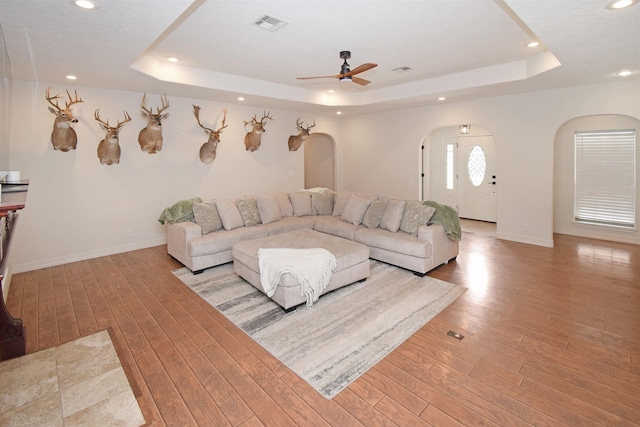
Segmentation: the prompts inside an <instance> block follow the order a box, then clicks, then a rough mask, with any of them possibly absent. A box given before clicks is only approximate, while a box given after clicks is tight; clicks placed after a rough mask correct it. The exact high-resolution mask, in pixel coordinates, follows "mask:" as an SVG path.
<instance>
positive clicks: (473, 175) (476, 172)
mask: <svg viewBox="0 0 640 427" xmlns="http://www.w3.org/2000/svg"><path fill="white" fill-rule="evenodd" d="M467 169H468V171H469V179H470V180H471V183H472V184H473V186H474V187H477V186H479V185H480V184H482V181H484V175H485V173H486V172H487V159H486V158H485V156H484V151H483V150H482V148H481V147H480V146H479V145H476V146H475V147H473V149H472V150H471V152H470V153H469V161H468V163H467Z"/></svg>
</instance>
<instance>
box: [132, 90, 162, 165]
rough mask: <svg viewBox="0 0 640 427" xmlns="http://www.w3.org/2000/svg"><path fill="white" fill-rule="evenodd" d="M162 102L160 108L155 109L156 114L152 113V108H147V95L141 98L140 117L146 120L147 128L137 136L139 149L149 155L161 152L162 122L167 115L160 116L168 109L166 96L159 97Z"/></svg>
mask: <svg viewBox="0 0 640 427" xmlns="http://www.w3.org/2000/svg"><path fill="white" fill-rule="evenodd" d="M160 99H161V101H162V108H160V107H156V111H157V113H155V114H154V113H153V108H151V109H149V108H147V94H146V93H145V94H144V95H143V96H142V104H141V105H140V107H141V108H142V115H143V116H144V117H145V118H146V119H147V127H145V128H144V129H142V130H141V131H140V134H138V143H139V144H140V149H142V151H146V152H147V153H149V154H154V153H157V152H158V151H160V150H162V127H161V126H162V120H164V119H166V118H167V117H169V113H166V114H162V112H163V111H164V110H166V109H167V108H169V101H167V95H162V96H161V97H160Z"/></svg>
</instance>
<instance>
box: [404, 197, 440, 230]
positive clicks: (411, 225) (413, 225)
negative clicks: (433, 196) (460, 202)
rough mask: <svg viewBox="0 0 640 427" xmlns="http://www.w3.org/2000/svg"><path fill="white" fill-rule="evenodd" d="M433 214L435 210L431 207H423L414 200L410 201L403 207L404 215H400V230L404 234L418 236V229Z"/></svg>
mask: <svg viewBox="0 0 640 427" xmlns="http://www.w3.org/2000/svg"><path fill="white" fill-rule="evenodd" d="M434 212H435V209H434V208H432V207H431V206H426V205H423V204H422V203H420V202H418V201H416V200H410V201H408V202H407V203H406V205H405V207H404V214H403V215H402V221H401V222H400V230H402V231H404V232H405V233H408V234H412V235H414V236H417V235H418V227H420V226H421V225H425V224H426V223H427V221H429V219H431V216H432V215H433V213H434Z"/></svg>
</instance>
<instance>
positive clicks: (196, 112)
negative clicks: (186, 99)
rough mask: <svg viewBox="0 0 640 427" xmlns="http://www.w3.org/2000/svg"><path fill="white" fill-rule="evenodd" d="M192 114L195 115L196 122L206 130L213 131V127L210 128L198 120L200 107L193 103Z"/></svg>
mask: <svg viewBox="0 0 640 427" xmlns="http://www.w3.org/2000/svg"><path fill="white" fill-rule="evenodd" d="M193 115H194V116H196V120H197V121H198V124H199V125H200V127H201V128H202V129H204V130H206V131H209V132H213V129H210V128H208V127H205V126H204V125H203V124H202V123H201V122H200V107H199V106H198V105H194V106H193Z"/></svg>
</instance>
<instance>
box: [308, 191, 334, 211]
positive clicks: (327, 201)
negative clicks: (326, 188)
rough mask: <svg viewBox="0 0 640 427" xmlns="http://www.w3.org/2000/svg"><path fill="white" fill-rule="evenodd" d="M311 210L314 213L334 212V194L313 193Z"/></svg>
mask: <svg viewBox="0 0 640 427" xmlns="http://www.w3.org/2000/svg"><path fill="white" fill-rule="evenodd" d="M311 211H312V212H313V214H314V215H331V214H332V213H333V194H327V193H311Z"/></svg>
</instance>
